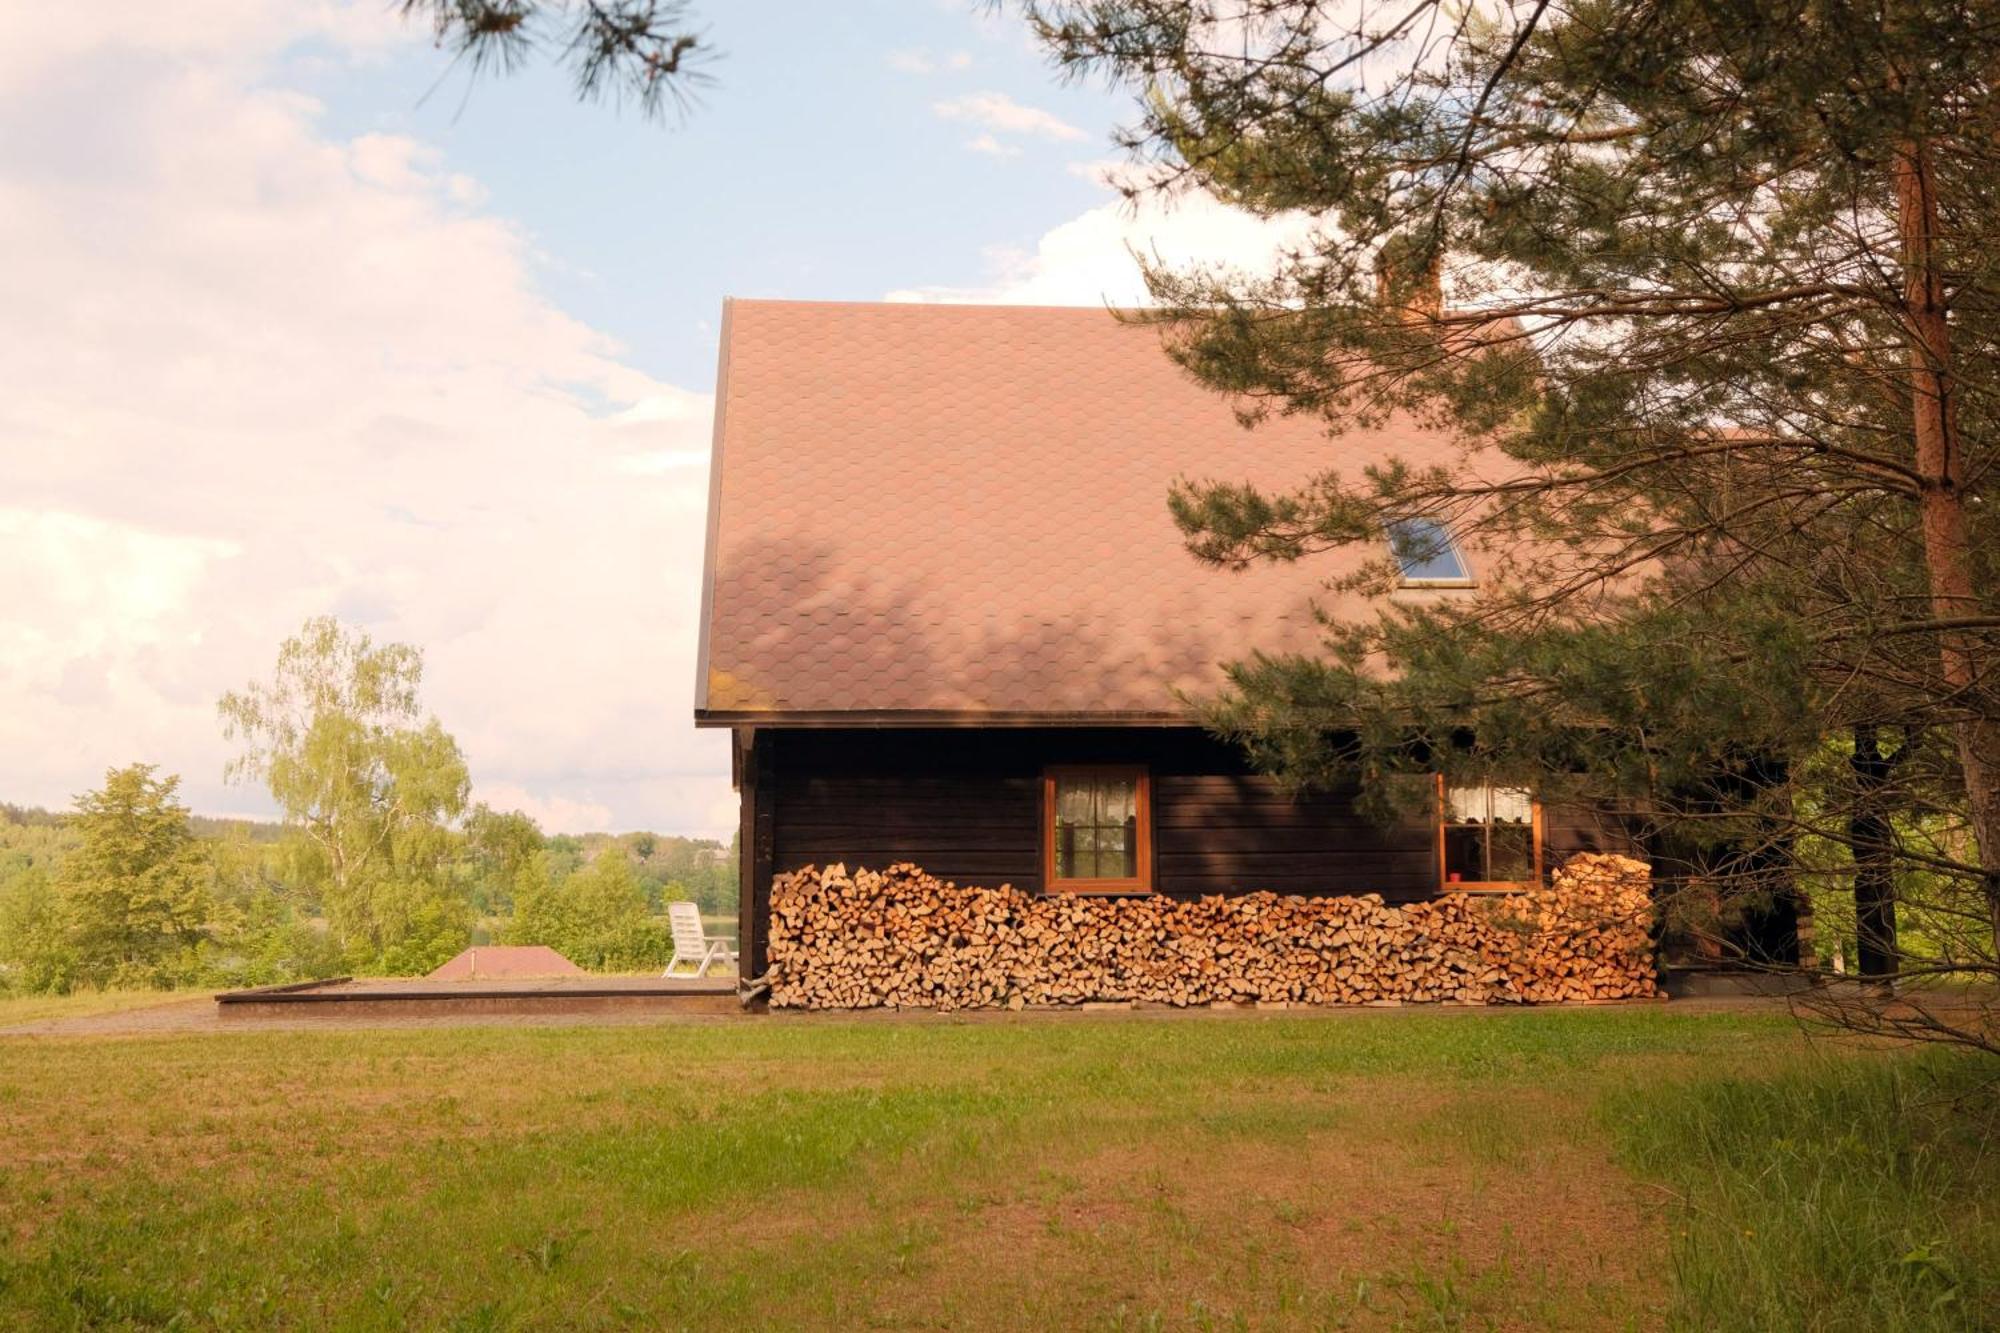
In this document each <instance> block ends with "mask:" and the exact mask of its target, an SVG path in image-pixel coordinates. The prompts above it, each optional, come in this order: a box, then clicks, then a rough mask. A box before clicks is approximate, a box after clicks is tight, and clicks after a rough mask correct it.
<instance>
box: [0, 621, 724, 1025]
mask: <svg viewBox="0 0 2000 1333" xmlns="http://www.w3.org/2000/svg"><path fill="white" fill-rule="evenodd" d="M421 675H422V662H421V659H420V657H419V656H418V654H417V653H416V651H415V650H414V649H411V648H408V647H405V646H403V645H399V644H389V645H383V646H379V647H378V646H377V645H375V644H373V643H372V642H370V640H369V639H368V638H367V636H366V635H362V634H359V633H355V632H351V631H348V630H346V629H344V628H342V627H341V626H340V625H339V624H338V623H336V622H334V621H332V620H328V619H320V620H314V621H310V622H308V623H307V625H306V626H305V628H304V630H303V631H302V632H301V633H300V634H299V635H297V636H295V637H293V638H291V639H288V640H286V642H285V644H284V645H283V647H282V648H281V649H280V651H279V655H278V663H277V669H276V671H275V672H274V674H273V677H272V679H271V680H270V681H269V682H266V683H263V684H256V685H252V686H250V687H248V688H247V689H246V690H244V691H242V692H241V693H232V694H230V695H228V696H226V697H225V698H224V699H223V700H222V705H221V712H222V716H223V721H224V724H225V729H226V731H227V733H228V734H229V735H230V736H231V737H232V738H233V739H236V740H239V741H241V742H242V744H243V747H244V748H243V752H242V754H241V755H240V757H239V758H238V759H237V760H236V761H235V762H234V763H232V764H231V766H230V770H229V773H230V776H231V777H232V778H236V779H239V780H240V779H245V778H253V777H254V778H259V779H261V780H263V781H264V782H265V783H266V784H267V785H268V787H269V788H270V791H271V794H272V796H273V797H274V798H275V799H276V800H277V802H278V804H279V805H280V807H281V808H282V809H283V810H284V812H285V816H286V820H285V823H284V824H283V825H271V824H262V823H257V822H254V821H248V820H224V819H202V818H199V817H195V816H191V815H190V814H189V813H188V811H187V809H186V808H185V807H184V806H182V805H181V804H180V803H179V802H178V800H176V799H175V791H176V789H177V787H178V784H179V779H178V778H174V777H167V778H156V777H155V776H154V770H153V769H152V768H151V767H149V766H147V765H133V766H132V767H130V768H126V769H121V770H117V771H115V772H113V773H111V774H110V775H109V776H108V777H107V780H106V784H105V787H104V789H103V790H102V791H100V792H93V793H89V794H87V795H85V796H82V797H79V798H78V808H77V811H76V813H74V814H60V813H51V812H49V811H45V810H31V809H25V808H23V807H19V806H12V805H0V992H7V991H18V992H24V993H33V994H42V993H67V992H68V991H69V990H70V989H71V988H72V987H75V986H79V985H88V986H95V987H99V988H102V987H106V986H136V987H174V986H197V985H199V986H248V985H267V984H272V983H278V982H288V981H297V980H304V979H307V978H312V977H323V976H330V975H333V974H335V973H337V972H343V971H346V972H356V973H364V974H377V975H380V974H388V975H398V974H410V973H421V972H428V971H430V970H431V969H432V968H434V967H436V966H437V965H438V964H439V963H441V962H444V961H445V960H446V959H448V958H450V957H452V956H453V955H454V954H456V953H458V952H459V951H460V950H461V949H463V948H464V947H465V946H466V944H467V943H468V942H469V941H470V940H471V939H472V938H473V929H474V922H475V920H477V919H479V918H493V917H497V918H500V923H501V924H500V930H499V933H501V934H503V935H505V936H506V937H508V938H509V939H512V940H516V941H519V942H530V943H542V942H546V943H550V944H552V945H554V946H555V947H556V948H558V949H561V950H562V951H563V952H564V953H565V954H567V955H569V956H570V957H571V958H572V959H574V960H575V961H576V962H577V963H579V964H581V965H583V966H585V967H595V968H608V969H613V970H620V969H644V968H653V967H659V966H663V965H664V964H665V962H666V960H667V958H668V957H669V956H670V955H671V952H672V949H671V944H670V942H669V937H668V933H667V931H666V929H665V924H664V922H662V921H660V920H658V919H657V916H656V914H657V913H658V912H659V911H660V910H661V908H662V906H663V904H664V903H665V902H667V901H669V900H674V899H681V898H691V899H693V900H695V901H697V902H699V903H701V904H702V906H703V908H704V910H705V911H707V912H709V913H711V914H714V915H730V914H733V912H734V907H735V901H736V898H735V894H736V888H735V886H736V861H735V856H734V852H733V850H732V849H726V848H724V847H723V846H722V844H720V843H717V842H715V841H713V840H709V839H692V838H682V837H670V836H665V835H661V834H655V833H643V832H642V833H629V834H622V835H611V834H588V835H584V836H581V837H579V836H574V835H559V836H556V837H544V836H543V834H542V831H541V829H539V828H538V827H537V826H536V825H535V822H534V821H533V820H532V819H530V818H529V817H528V816H526V815H524V814H520V813H518V812H511V811H496V810H493V809H491V808H490V807H488V806H485V805H478V806H474V807H473V808H472V809H471V810H470V811H469V812H468V811H467V809H466V800H467V791H468V788H469V785H470V783H469V778H468V775H467V772H466V768H465V762H464V760H463V758H462V757H461V756H460V754H459V751H458V746H457V744H456V743H455V742H454V741H453V740H452V739H451V737H450V736H449V735H448V734H446V732H445V731H444V729H443V728H442V726H440V725H439V723H438V722H437V720H436V719H435V718H430V717H426V716H423V715H422V714H421V710H420V708H419V706H418V699H417V687H418V685H419V683H420V681H421ZM510 918H511V919H510Z"/></svg>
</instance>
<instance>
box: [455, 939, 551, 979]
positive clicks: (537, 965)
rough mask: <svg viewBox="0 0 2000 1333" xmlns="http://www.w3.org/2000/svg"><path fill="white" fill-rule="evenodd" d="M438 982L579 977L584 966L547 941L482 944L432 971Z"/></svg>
mask: <svg viewBox="0 0 2000 1333" xmlns="http://www.w3.org/2000/svg"><path fill="white" fill-rule="evenodd" d="M430 975H431V977H432V978H433V979H435V980H438V981H472V980H475V979H477V980H481V981H492V980H498V979H501V978H503V977H580V976H582V975H583V969H582V968H580V967H578V966H577V965H576V964H575V963H572V962H571V961H570V960H569V959H567V958H565V957H563V956H562V955H561V954H559V953H557V952H556V951H555V950H554V949H551V948H550V947H549V946H548V945H546V944H482V945H479V946H477V947H476V948H471V949H467V950H466V951H465V952H464V953H462V954H460V955H459V956H458V957H456V958H454V959H452V960H451V961H450V962H448V963H446V964H444V965H443V966H442V967H440V968H438V969H437V970H436V971H435V972H432V973H431V974H430Z"/></svg>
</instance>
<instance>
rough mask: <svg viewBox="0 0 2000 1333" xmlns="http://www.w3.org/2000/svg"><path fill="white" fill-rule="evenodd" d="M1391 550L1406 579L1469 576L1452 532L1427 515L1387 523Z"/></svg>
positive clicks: (1462, 577)
mask: <svg viewBox="0 0 2000 1333" xmlns="http://www.w3.org/2000/svg"><path fill="white" fill-rule="evenodd" d="M1388 532H1389V549H1390V550H1391V551H1393V552H1394V553H1395V556H1396V563H1397V564H1398V565H1399V566H1401V567H1402V570H1403V577H1404V578H1405V579H1466V578H1470V577H1471V575H1469V574H1468V573H1467V572H1466V569H1465V561H1463V560H1462V559H1460V558H1459V554H1458V548H1457V547H1456V546H1454V545H1453V544H1452V540H1451V534H1450V533H1448V532H1446V531H1445V530H1444V527H1443V525H1442V524H1438V523H1434V522H1432V521H1431V520H1430V519H1427V518H1405V519H1399V520H1397V521H1396V522H1394V523H1391V524H1389V525H1388Z"/></svg>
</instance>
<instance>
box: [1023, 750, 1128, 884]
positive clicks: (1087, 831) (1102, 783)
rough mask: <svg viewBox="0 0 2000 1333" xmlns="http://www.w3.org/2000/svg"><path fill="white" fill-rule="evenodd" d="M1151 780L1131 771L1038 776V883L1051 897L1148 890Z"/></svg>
mask: <svg viewBox="0 0 2000 1333" xmlns="http://www.w3.org/2000/svg"><path fill="white" fill-rule="evenodd" d="M1152 794H1153V793H1152V780H1151V778H1150V777H1149V776H1148V774H1147V772H1146V770H1145V769H1144V768H1141V767H1138V766H1136V765H1089V766H1085V765H1065V766H1062V767H1058V768H1049V769H1046V770H1044V771H1043V773H1042V883H1043V884H1044V885H1046V886H1047V888H1048V890H1049V891H1050V892H1052V893H1151V892H1152V891H1153V829H1152Z"/></svg>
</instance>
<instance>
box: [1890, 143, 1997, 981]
mask: <svg viewBox="0 0 2000 1333" xmlns="http://www.w3.org/2000/svg"><path fill="white" fill-rule="evenodd" d="M1895 178H1896V203H1897V221H1898V225H1899V230H1900V234H1901V235H1900V239H1901V241H1902V250H1903V300H1904V315H1903V317H1904V335H1905V338H1906V340H1907V342H1908V344H1909V354H1910V409H1911V415H1912V426H1913V428H1914V430H1913V435H1914V440H1915V445H1916V468H1917V473H1918V477H1919V487H1920V500H1919V505H1920V510H1919V515H1920V519H1921V523H1922V530H1923V542H1924V565H1925V569H1926V572H1927V573H1928V575H1929V578H1930V593H1931V612H1932V614H1933V615H1934V616H1936V617H1937V618H1938V619H1939V620H1946V621H1949V620H1953V619H1957V618H1961V617H1966V616H1973V615H1977V614H1978V613H1979V598H1978V596H1977V594H1976V593H1975V592H1974V590H1973V586H1972V539H1971V535H1970V531H1969V528H1968V525H1967V522H1966V516H1965V457H1964V452H1963V450H1962V448H1961V442H1960V439H1959V434H1958V403H1957V397H1956V394H1957V390H1956V385H1955V384H1954V376H1953V371H1952V360H1951V325H1950V321H1949V319H1948V317H1947V306H1946V302H1945V290H1944V271H1943V266H1942V264H1941V263H1940V262H1939V259H1938V255H1937V248H1936V241H1937V233H1938V198H1937V181H1936V179H1935V177H1934V175H1933V174H1932V167H1931V158H1930V145H1929V143H1928V142H1927V141H1925V140H1924V139H1921V138H1912V139H1910V140H1908V141H1906V142H1905V144H1904V145H1903V150H1902V152H1900V153H1899V154H1897V157H1896V165H1895ZM1938 655H1939V659H1940V666H1941V668H1942V676H1943V680H1944V685H1945V689H1946V692H1947V697H1948V700H1949V703H1950V705H1951V706H1952V707H1953V709H1954V710H1955V711H1956V712H1957V713H1958V719H1957V721H1956V722H1954V723H1953V725H1952V737H1953V740H1954V741H1955V742H1956V745H1957V749H1958V761H1959V768H1960V770H1961V771H1962V772H1963V773H1964V776H1965V795H1966V806H1967V809H1968V812H1969V813H1970V815H1971V819H1972V834H1973V837H1974V839H1975V840H1976V841H1977V842H1978V844H1979V865H1980V868H1981V870H1982V871H1983V876H1982V877H1983V880H1984V884H1983V887H1984V889H1985V893H1986V904H1987V912H1988V915H1989V917H1990V919H1991V922H1992V928H1993V942H1994V949H1995V953H1996V956H2000V772H1996V765H2000V719H1996V718H1995V717H1994V716H1993V714H1992V712H1991V710H1990V708H1989V707H1988V705H1987V703H1986V701H1985V699H1984V697H1983V693H1982V691H1981V687H1980V679H1979V676H1980V673H1979V660H1978V656H1979V645H1978V640H1977V639H1976V638H1975V637H1974V636H1973V635H1972V634H1970V633H1969V632H1967V631H1964V630H1952V629H1946V630H1942V631H1940V632H1939V634H1938Z"/></svg>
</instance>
